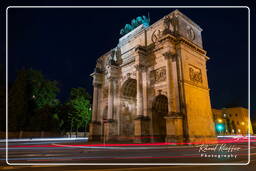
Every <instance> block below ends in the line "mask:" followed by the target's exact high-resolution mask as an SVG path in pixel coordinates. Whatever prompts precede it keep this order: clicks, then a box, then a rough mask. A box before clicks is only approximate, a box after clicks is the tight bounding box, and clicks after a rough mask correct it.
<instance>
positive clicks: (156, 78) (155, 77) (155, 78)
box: [150, 67, 166, 84]
mask: <svg viewBox="0 0 256 171" xmlns="http://www.w3.org/2000/svg"><path fill="white" fill-rule="evenodd" d="M165 80H166V68H165V67H161V68H158V69H156V70H154V71H151V72H150V82H151V84H154V83H158V82H162V81H165Z"/></svg>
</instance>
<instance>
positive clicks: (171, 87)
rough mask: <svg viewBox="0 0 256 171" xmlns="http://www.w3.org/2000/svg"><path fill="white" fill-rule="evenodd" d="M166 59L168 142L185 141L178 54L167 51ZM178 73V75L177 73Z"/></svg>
mask: <svg viewBox="0 0 256 171" xmlns="http://www.w3.org/2000/svg"><path fill="white" fill-rule="evenodd" d="M163 55H164V57H165V59H166V72H167V74H166V75H167V87H168V89H167V95H168V115H167V116H166V117H165V119H166V138H165V141H166V142H183V115H182V114H181V113H180V107H179V105H180V103H179V94H178V93H179V87H178V79H177V68H176V66H175V65H174V64H173V63H175V60H176V59H175V58H176V54H173V53H171V52H166V53H164V54H163ZM175 74H176V75H175Z"/></svg>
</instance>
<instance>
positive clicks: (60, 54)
mask: <svg viewBox="0 0 256 171" xmlns="http://www.w3.org/2000/svg"><path fill="white" fill-rule="evenodd" d="M175 9H176V8H175ZM175 9H173V8H166V9H152V8H150V9H149V8H147V9H145V8H144V9H142V8H138V9H89V8H84V9H56V8H55V9H9V13H8V15H9V18H8V21H9V30H8V31H9V39H8V40H9V56H8V59H9V65H8V67H9V71H8V72H9V82H13V81H14V80H15V78H16V73H17V71H18V70H20V69H21V68H32V69H36V70H40V71H42V73H43V74H44V75H45V77H46V78H47V79H50V80H57V81H58V82H59V87H60V89H61V93H60V95H59V98H60V99H61V100H62V101H65V100H67V98H68V94H69V90H70V88H73V87H80V86H82V87H85V88H86V89H87V90H88V92H89V93H90V94H92V79H91V78H90V76H89V75H90V74H91V73H92V72H93V71H94V67H95V62H96V59H97V58H98V57H99V56H100V55H102V54H104V53H106V52H107V51H109V50H110V49H111V48H114V47H115V46H116V45H117V44H118V39H119V38H120V35H119V32H120V29H121V28H123V26H124V25H125V24H126V23H130V21H131V20H132V19H133V18H136V17H137V16H141V15H147V14H148V13H149V14H150V19H151V24H153V23H154V22H156V21H157V20H159V19H160V18H162V17H163V16H164V15H167V14H169V13H170V12H172V11H173V10H175ZM179 10H180V11H181V12H182V13H184V14H185V15H186V16H188V17H189V18H190V19H191V20H193V21H194V22H195V23H196V24H198V25H199V26H200V27H201V28H202V29H203V32H202V37H203V47H204V49H205V50H206V51H207V56H209V57H210V60H209V61H208V63H207V69H208V81H209V87H210V89H211V90H210V93H211V103H212V106H213V107H215V108H222V107H225V106H229V105H238V106H244V107H248V105H247V104H248V10H247V9H245V8H244V9H238V8H237V9H219V8H215V9H212V8H208V9H184V8H182V9H179ZM252 25H253V27H254V28H255V22H254V23H252ZM251 58H253V56H251ZM253 60H254V59H253ZM251 67H252V66H251ZM251 81H252V84H253V85H255V80H253V79H252V80H251ZM251 96H252V98H253V99H252V102H251V103H252V110H253V111H255V91H254V92H253V93H252V94H251Z"/></svg>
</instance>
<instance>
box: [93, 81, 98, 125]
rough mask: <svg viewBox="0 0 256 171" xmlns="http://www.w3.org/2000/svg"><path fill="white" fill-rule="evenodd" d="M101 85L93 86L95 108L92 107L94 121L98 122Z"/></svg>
mask: <svg viewBox="0 0 256 171" xmlns="http://www.w3.org/2000/svg"><path fill="white" fill-rule="evenodd" d="M99 87H100V85H99V84H96V83H95V84H94V85H93V106H92V121H97V120H98V100H99V99H98V97H99Z"/></svg>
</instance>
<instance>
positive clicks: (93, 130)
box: [89, 121, 101, 141]
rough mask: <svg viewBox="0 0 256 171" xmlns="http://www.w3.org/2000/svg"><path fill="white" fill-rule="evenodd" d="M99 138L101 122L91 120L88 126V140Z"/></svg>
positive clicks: (98, 139)
mask: <svg viewBox="0 0 256 171" xmlns="http://www.w3.org/2000/svg"><path fill="white" fill-rule="evenodd" d="M100 139H101V123H100V122H98V121H92V122H91V123H90V128H89V141H100Z"/></svg>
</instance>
